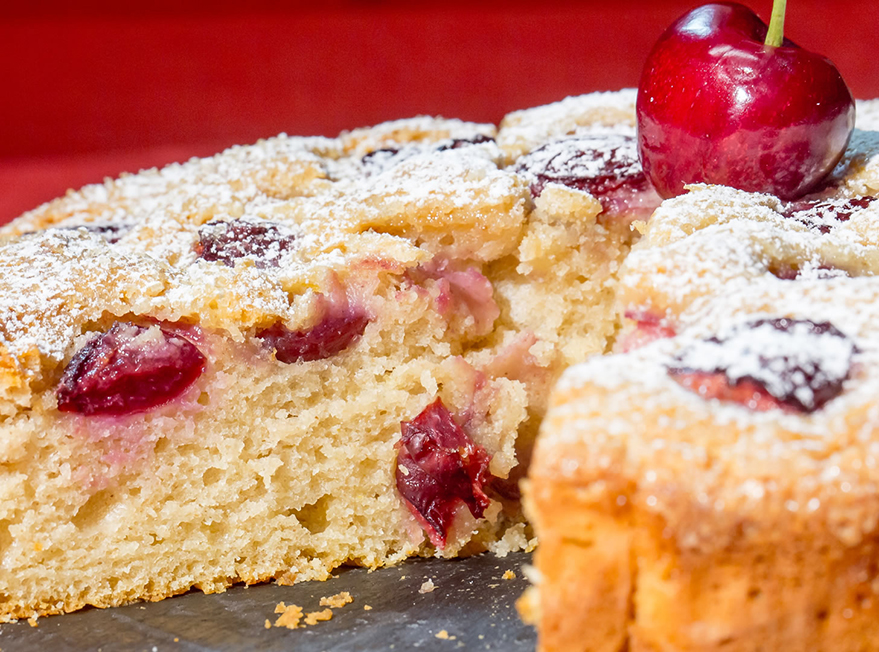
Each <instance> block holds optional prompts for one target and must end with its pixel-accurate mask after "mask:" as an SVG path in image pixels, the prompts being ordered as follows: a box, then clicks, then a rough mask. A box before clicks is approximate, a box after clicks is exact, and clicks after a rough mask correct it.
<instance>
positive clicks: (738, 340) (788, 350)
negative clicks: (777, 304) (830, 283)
mask: <svg viewBox="0 0 879 652" xmlns="http://www.w3.org/2000/svg"><path fill="white" fill-rule="evenodd" d="M856 353H857V347H856V346H855V344H854V342H852V340H850V339H849V338H848V337H846V336H845V335H844V334H843V333H842V332H841V331H840V330H839V329H837V328H836V327H835V326H833V324H831V323H829V322H813V321H810V320H808V319H790V318H786V317H783V318H779V319H760V320H757V321H753V322H749V323H746V324H743V325H740V326H738V327H737V328H734V329H732V330H731V331H730V332H728V333H726V334H725V335H723V336H722V337H712V338H708V339H705V340H697V341H694V342H692V343H691V344H690V345H689V346H687V347H686V348H685V349H684V350H683V351H681V352H680V353H679V354H678V355H677V356H676V357H675V358H674V360H673V361H672V362H671V363H670V364H669V365H668V373H669V375H670V376H671V377H672V379H674V380H675V381H677V382H678V383H679V384H680V385H682V386H684V387H686V388H687V389H690V390H691V391H694V392H696V393H697V394H699V395H700V396H702V397H703V398H706V399H707V398H716V399H720V400H725V401H732V402H736V403H741V404H742V405H745V406H747V407H749V408H751V409H752V410H758V411H763V410H769V409H774V408H780V409H782V410H785V411H788V412H799V413H809V412H814V411H815V410H819V409H821V408H822V407H824V405H826V404H827V403H828V402H829V401H831V400H833V399H834V398H836V397H837V396H838V395H839V394H840V393H841V392H842V388H843V383H844V382H845V381H846V379H848V377H849V375H850V374H851V369H852V358H853V357H854V355H855V354H856Z"/></svg>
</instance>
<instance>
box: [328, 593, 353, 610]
mask: <svg viewBox="0 0 879 652" xmlns="http://www.w3.org/2000/svg"><path fill="white" fill-rule="evenodd" d="M351 602H354V598H352V597H351V594H350V593H348V591H342V592H341V593H337V594H336V595H331V596H330V597H328V598H321V599H320V606H321V607H334V608H336V609H338V608H339V607H344V606H345V605H346V604H350V603H351Z"/></svg>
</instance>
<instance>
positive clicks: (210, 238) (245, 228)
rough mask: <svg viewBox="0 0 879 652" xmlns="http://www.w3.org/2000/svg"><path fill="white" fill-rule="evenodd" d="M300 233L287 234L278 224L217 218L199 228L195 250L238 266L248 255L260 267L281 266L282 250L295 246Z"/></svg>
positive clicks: (232, 265) (199, 254) (201, 256)
mask: <svg viewBox="0 0 879 652" xmlns="http://www.w3.org/2000/svg"><path fill="white" fill-rule="evenodd" d="M295 240H296V236H294V235H292V234H285V233H282V232H281V229H280V228H279V227H278V225H277V224H272V223H271V222H266V223H259V222H253V221H250V220H229V221H224V220H213V221H211V222H208V223H207V224H205V225H203V226H202V227H201V228H200V229H199V230H198V242H197V243H196V245H195V253H196V255H198V257H199V258H203V259H204V260H207V261H211V262H219V263H222V264H223V265H226V266H227V267H234V266H235V261H236V260H238V259H239V258H244V257H245V256H252V257H254V258H255V265H256V266H257V267H260V268H265V267H277V266H278V265H279V264H280V257H281V253H282V252H284V251H287V250H288V249H290V248H291V247H292V246H293V242H294V241H295Z"/></svg>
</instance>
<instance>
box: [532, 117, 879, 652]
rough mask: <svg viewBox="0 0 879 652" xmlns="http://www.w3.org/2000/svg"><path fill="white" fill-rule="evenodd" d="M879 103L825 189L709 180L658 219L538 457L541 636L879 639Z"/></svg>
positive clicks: (810, 645)
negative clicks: (606, 344)
mask: <svg viewBox="0 0 879 652" xmlns="http://www.w3.org/2000/svg"><path fill="white" fill-rule="evenodd" d="M866 106H868V107H869V104H868V105H866ZM866 113H867V117H866V120H865V121H864V122H861V123H860V125H861V127H862V129H861V130H859V131H856V132H855V136H854V138H853V140H852V146H851V148H850V149H849V152H848V153H847V155H846V157H845V158H844V159H843V161H842V163H841V164H840V166H839V167H838V168H837V170H836V173H835V175H834V177H832V178H831V180H830V183H829V184H828V187H827V188H825V189H824V190H823V191H822V192H821V193H819V194H817V195H815V196H812V197H807V198H805V199H804V200H802V201H799V202H792V203H785V202H781V201H780V200H778V199H777V198H775V197H771V196H768V195H757V194H752V193H744V192H740V191H737V190H732V189H729V188H720V187H716V186H695V187H692V188H690V191H689V193H688V194H686V195H684V196H681V197H678V198H676V199H672V200H668V201H666V202H664V203H663V204H662V206H661V207H660V208H659V209H658V210H657V211H656V212H655V213H654V215H653V217H652V218H651V220H650V222H649V223H648V224H647V225H645V226H640V228H641V229H642V230H643V231H644V232H645V235H644V237H643V238H642V239H641V240H640V242H639V243H638V244H637V245H635V246H634V247H633V249H632V252H631V254H630V256H629V257H628V258H627V260H626V262H625V264H624V267H623V270H622V271H621V274H620V284H619V286H618V287H619V293H618V299H619V310H620V312H621V313H622V314H624V315H625V322H626V325H625V327H624V329H623V330H622V331H621V333H620V336H619V337H618V338H617V341H616V343H615V350H616V351H618V353H616V354H614V355H609V356H603V357H596V358H593V359H592V360H590V361H589V362H587V363H585V364H581V365H576V366H574V367H572V368H571V369H569V370H568V371H567V372H565V374H564V375H563V377H562V379H561V381H560V383H559V384H558V386H557V387H556V389H555V391H554V393H553V395H552V398H551V402H550V408H549V411H548V414H547V417H546V419H545V420H544V422H543V425H542V429H541V436H540V438H539V439H538V442H537V446H536V450H535V454H534V458H533V462H532V466H531V469H530V475H529V481H528V485H527V491H526V498H527V501H526V507H527V508H528V509H527V510H526V511H527V513H528V514H529V515H530V517H531V518H532V520H533V523H534V525H535V529H536V531H537V534H538V536H539V539H540V546H539V547H538V550H537V552H536V571H535V576H534V580H535V587H534V588H533V589H532V590H531V592H530V593H529V595H528V596H527V597H526V598H525V599H524V600H523V609H524V611H525V612H526V613H527V614H528V616H529V617H530V618H531V619H533V620H534V621H535V622H536V623H537V625H538V629H539V636H540V649H541V650H547V651H549V650H565V651H575V650H584V651H585V650H589V651H598V650H606V651H621V650H627V649H628V650H693V651H695V650H700V651H708V650H718V651H719V650H728V651H733V650H736V651H742V652H744V651H753V650H788V649H797V650H834V651H843V650H870V649H875V648H876V641H879V631H877V626H876V623H877V605H879V594H877V591H879V553H877V541H879V518H877V516H879V502H877V500H879V499H877V494H876V486H877V483H879V473H877V466H876V459H874V457H875V455H876V453H877V450H876V445H875V440H876V439H877V435H879V409H877V405H876V395H877V387H879V357H877V356H879V329H877V324H879V321H877V319H879V314H877V305H879V303H877V296H879V295H877V293H879V282H877V278H876V276H875V274H876V272H877V271H879V258H877V252H879V247H877V245H879V242H877V241H876V235H875V234H876V232H877V228H876V226H877V224H879V212H877V209H879V201H876V199H875V195H876V194H877V191H879V183H877V179H879V177H877V176H876V170H877V168H876V162H877V161H879V148H877V145H879V140H877V138H876V134H877V133H879V132H873V131H869V130H868V129H869V128H876V125H875V122H874V123H870V121H869V120H870V118H869V116H870V113H869V111H867V112H866Z"/></svg>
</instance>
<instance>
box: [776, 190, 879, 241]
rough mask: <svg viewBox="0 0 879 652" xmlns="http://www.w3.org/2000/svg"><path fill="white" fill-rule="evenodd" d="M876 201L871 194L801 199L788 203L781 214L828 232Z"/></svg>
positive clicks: (813, 228) (820, 231)
mask: <svg viewBox="0 0 879 652" xmlns="http://www.w3.org/2000/svg"><path fill="white" fill-rule="evenodd" d="M874 201H876V198H875V197H871V196H869V195H861V196H858V197H832V198H829V199H808V200H800V201H795V202H789V203H787V204H786V205H785V206H784V208H783V210H782V213H781V214H782V215H784V216H785V217H788V218H791V219H793V220H796V221H797V222H800V223H801V224H804V225H806V226H807V227H809V228H810V229H812V230H815V231H818V232H819V233H825V234H826V233H830V231H831V230H832V229H833V228H834V227H835V226H838V225H839V224H842V223H843V222H848V221H849V220H850V219H851V217H852V215H854V214H856V213H858V212H860V211H862V210H864V209H866V208H867V207H869V206H870V204H872V203H873V202H874Z"/></svg>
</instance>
